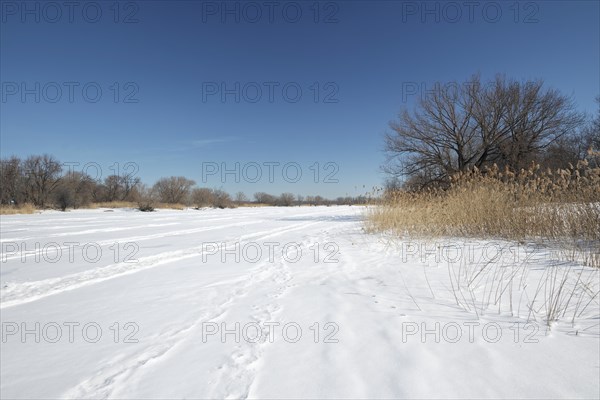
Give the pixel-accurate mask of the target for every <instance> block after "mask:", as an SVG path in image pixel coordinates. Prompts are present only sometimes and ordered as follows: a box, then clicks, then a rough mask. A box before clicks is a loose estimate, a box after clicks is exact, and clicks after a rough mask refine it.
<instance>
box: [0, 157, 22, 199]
mask: <svg viewBox="0 0 600 400" xmlns="http://www.w3.org/2000/svg"><path fill="white" fill-rule="evenodd" d="M24 189H25V188H24V185H23V168H22V162H21V159H20V158H18V157H16V156H12V157H10V158H7V159H4V160H1V161H0V203H1V204H19V203H21V202H24V201H26V200H27V199H26V198H25V192H24Z"/></svg>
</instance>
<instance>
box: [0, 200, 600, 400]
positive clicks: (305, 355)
mask: <svg viewBox="0 0 600 400" xmlns="http://www.w3.org/2000/svg"><path fill="white" fill-rule="evenodd" d="M364 211H365V209H364V208H360V207H347V206H345V207H294V208H272V207H265V208H238V209H235V210H201V211H197V210H185V211H170V210H159V211H158V212H154V213H140V212H136V211H132V210H114V211H111V212H108V211H104V210H102V209H100V210H78V211H72V212H68V213H60V212H45V213H42V214H36V215H15V216H2V217H1V222H2V224H1V241H2V254H1V257H2V259H1V264H0V268H1V269H0V281H1V289H0V299H1V302H0V313H1V315H0V317H1V321H2V343H1V352H0V354H1V355H0V362H1V372H0V374H1V375H0V384H1V387H0V397H2V398H29V399H31V398H136V399H141V398H144V399H146V398H245V397H250V398H533V397H535V398H599V397H600V383H599V381H600V379H599V376H600V335H599V328H598V323H599V315H600V312H599V305H598V302H599V299H598V297H597V296H596V295H595V293H597V290H598V285H599V282H598V279H599V275H598V270H592V269H589V268H582V267H581V266H577V265H570V264H568V263H564V262H556V261H553V260H552V259H553V253H552V252H551V251H550V250H549V249H544V248H541V247H533V246H525V245H518V246H517V245H514V244H510V243H507V242H500V241H499V242H493V243H492V242H489V241H483V240H465V239H461V240H458V239H457V240H446V241H438V242H437V243H436V242H435V241H430V242H422V241H414V240H413V241H410V240H409V239H405V240H391V239H388V238H386V236H385V235H379V234H378V235H375V234H366V233H365V232H364V231H363V225H362V217H363V214H364ZM563 282H564V284H561V283H563ZM561 287H562V288H563V290H562V291H559V290H558V289H559V288H561ZM571 293H572V294H573V295H572V296H571ZM594 296H596V297H594ZM551 314H554V316H558V317H559V320H558V321H557V322H554V323H553V324H552V327H551V329H548V327H547V326H546V321H545V318H546V317H547V316H548V315H551ZM573 316H575V318H573Z"/></svg>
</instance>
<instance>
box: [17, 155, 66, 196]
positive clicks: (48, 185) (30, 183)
mask: <svg viewBox="0 0 600 400" xmlns="http://www.w3.org/2000/svg"><path fill="white" fill-rule="evenodd" d="M61 171H62V167H61V165H60V163H59V162H58V161H57V160H56V159H55V158H54V157H52V156H50V155H48V154H44V155H42V156H30V157H29V158H27V159H26V160H25V162H24V163H23V172H24V175H25V177H26V180H27V188H28V190H29V193H30V196H31V199H32V200H33V203H34V204H35V205H36V206H38V207H44V206H46V204H47V201H48V199H49V196H50V195H51V194H52V192H53V191H54V189H55V188H56V186H57V185H58V183H59V181H60V172H61Z"/></svg>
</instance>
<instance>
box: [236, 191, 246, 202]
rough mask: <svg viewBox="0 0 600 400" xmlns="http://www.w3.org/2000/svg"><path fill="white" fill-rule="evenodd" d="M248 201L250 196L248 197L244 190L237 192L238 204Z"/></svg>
mask: <svg viewBox="0 0 600 400" xmlns="http://www.w3.org/2000/svg"><path fill="white" fill-rule="evenodd" d="M247 201H248V197H246V194H245V193H244V192H237V193H236V194H235V202H236V203H238V204H242V203H245V202H247Z"/></svg>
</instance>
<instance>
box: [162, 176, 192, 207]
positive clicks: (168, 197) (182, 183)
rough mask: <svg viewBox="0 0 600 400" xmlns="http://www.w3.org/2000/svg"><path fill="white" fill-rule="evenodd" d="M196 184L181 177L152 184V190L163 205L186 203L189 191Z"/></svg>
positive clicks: (173, 177) (164, 179)
mask: <svg viewBox="0 0 600 400" xmlns="http://www.w3.org/2000/svg"><path fill="white" fill-rule="evenodd" d="M195 184H196V182H194V181H193V180H191V179H187V178H185V177H183V176H171V177H169V178H161V179H159V180H158V182H156V183H155V184H154V190H155V192H156V194H157V196H158V198H159V199H160V201H161V202H163V203H174V204H175V203H186V202H187V201H188V199H189V195H190V189H191V188H192V186H194V185H195Z"/></svg>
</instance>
